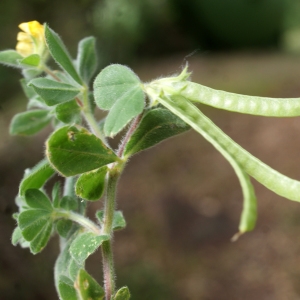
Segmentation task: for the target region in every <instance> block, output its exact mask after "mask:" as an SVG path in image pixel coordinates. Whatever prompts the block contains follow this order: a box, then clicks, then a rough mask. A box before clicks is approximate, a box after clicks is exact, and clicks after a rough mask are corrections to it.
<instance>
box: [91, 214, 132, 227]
mask: <svg viewBox="0 0 300 300" xmlns="http://www.w3.org/2000/svg"><path fill="white" fill-rule="evenodd" d="M96 217H97V219H98V220H99V223H100V225H102V224H103V222H104V211H103V210H99V211H97V212H96ZM112 227H113V230H120V229H123V228H125V227H126V221H125V218H124V216H123V213H122V212H121V211H120V210H118V211H115V212H114V218H113V225H112Z"/></svg>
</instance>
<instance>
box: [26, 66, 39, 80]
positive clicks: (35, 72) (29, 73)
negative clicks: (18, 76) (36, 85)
mask: <svg viewBox="0 0 300 300" xmlns="http://www.w3.org/2000/svg"><path fill="white" fill-rule="evenodd" d="M42 73H43V71H42V69H37V68H26V69H23V70H22V75H23V76H24V77H25V78H26V79H27V80H31V79H33V78H35V77H37V76H39V75H41V74H42Z"/></svg>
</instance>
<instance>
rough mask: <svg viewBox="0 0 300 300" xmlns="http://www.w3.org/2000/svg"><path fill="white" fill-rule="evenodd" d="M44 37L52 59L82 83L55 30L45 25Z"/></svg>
mask: <svg viewBox="0 0 300 300" xmlns="http://www.w3.org/2000/svg"><path fill="white" fill-rule="evenodd" d="M45 39H46V44H47V46H48V49H49V52H50V54H51V55H52V57H53V58H54V60H55V61H56V62H57V63H58V64H59V65H60V66H61V67H62V69H64V70H65V71H66V72H67V73H68V74H69V75H70V76H71V77H72V78H73V79H74V80H75V81H76V82H77V83H79V84H80V85H81V84H82V80H81V78H80V77H79V75H78V73H77V71H76V69H75V67H74V65H73V62H72V58H71V56H70V54H69V53H68V50H67V49H66V47H65V45H64V44H63V42H62V40H61V38H60V37H59V36H58V34H57V33H56V32H54V31H53V30H52V29H50V28H49V26H48V25H47V24H46V25H45Z"/></svg>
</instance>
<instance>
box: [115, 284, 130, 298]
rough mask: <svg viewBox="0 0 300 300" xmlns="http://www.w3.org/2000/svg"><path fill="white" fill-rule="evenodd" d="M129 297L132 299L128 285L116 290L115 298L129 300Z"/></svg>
mask: <svg viewBox="0 0 300 300" xmlns="http://www.w3.org/2000/svg"><path fill="white" fill-rule="evenodd" d="M129 299H130V292H129V289H128V287H127V286H123V287H122V288H120V289H119V290H118V291H117V292H116V294H115V296H114V299H113V300H129Z"/></svg>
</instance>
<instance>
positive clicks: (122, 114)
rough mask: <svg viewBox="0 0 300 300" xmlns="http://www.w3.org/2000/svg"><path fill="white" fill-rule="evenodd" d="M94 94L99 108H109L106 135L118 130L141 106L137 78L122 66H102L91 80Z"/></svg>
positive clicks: (142, 97)
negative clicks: (93, 79) (103, 67)
mask: <svg viewBox="0 0 300 300" xmlns="http://www.w3.org/2000/svg"><path fill="white" fill-rule="evenodd" d="M94 97H95V101H96V104H97V106H98V107H99V108H101V109H104V110H110V111H109V113H108V115H107V117H106V120H105V125H104V132H105V134H106V135H107V136H110V137H113V136H115V135H116V134H117V133H118V132H120V131H121V130H122V129H123V128H124V127H125V126H126V125H127V124H128V123H129V122H130V121H131V120H132V119H133V118H134V117H136V116H137V115H139V114H140V113H141V112H142V111H143V109H144V106H145V100H144V98H145V96H144V92H143V89H142V87H141V82H140V80H139V78H138V77H137V76H136V75H135V74H134V73H133V72H132V71H131V70H130V69H129V68H128V67H125V66H122V65H110V66H108V67H106V68H105V69H103V70H102V71H101V72H100V73H99V75H98V76H97V77H96V79H95V81H94Z"/></svg>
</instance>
